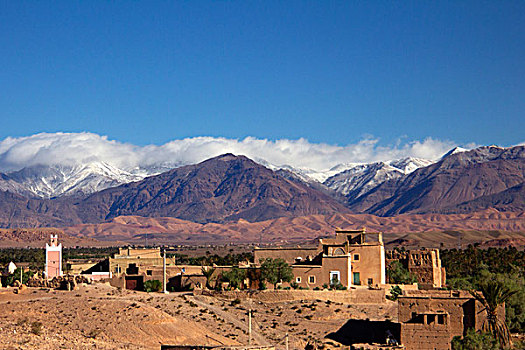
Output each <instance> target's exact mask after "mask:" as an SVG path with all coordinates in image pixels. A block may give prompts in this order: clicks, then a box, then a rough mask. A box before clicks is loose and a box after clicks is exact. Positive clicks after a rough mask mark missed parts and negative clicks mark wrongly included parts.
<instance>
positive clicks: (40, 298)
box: [0, 228, 505, 350]
mask: <svg viewBox="0 0 525 350" xmlns="http://www.w3.org/2000/svg"><path fill="white" fill-rule="evenodd" d="M170 249H173V248H170V247H120V248H118V252H117V253H115V254H113V255H112V256H110V257H107V258H104V259H98V261H92V260H90V261H82V260H77V261H70V262H68V263H67V273H66V272H65V268H66V266H64V261H63V257H62V254H63V252H62V251H63V246H62V243H61V242H60V239H59V237H58V236H57V235H51V237H50V241H49V243H47V244H46V247H45V267H44V269H43V271H41V272H40V273H37V274H35V275H34V276H32V277H31V278H27V277H26V278H24V277H23V275H22V274H23V273H24V269H23V268H22V269H18V270H16V266H15V265H14V263H11V264H9V266H8V270H9V271H8V273H11V274H12V273H13V272H14V271H17V273H18V271H20V275H21V276H20V278H19V279H18V280H14V282H13V283H12V286H9V287H7V286H6V287H5V288H2V289H1V290H0V310H1V313H0V315H2V316H0V327H1V330H0V335H1V336H2V339H3V340H4V347H5V348H6V349H11V348H23V349H31V348H35V346H36V344H40V345H39V348H48V349H54V348H64V349H71V348H75V349H77V348H78V349H82V348H88V347H89V348H101V349H110V348H115V347H117V348H129V349H143V348H147V349H331V348H352V349H375V350H379V349H382V350H394V349H406V350H412V349H421V350H426V349H451V343H452V341H453V339H454V337H463V336H465V335H467V334H468V333H469V332H471V331H480V330H482V328H483V327H484V325H485V324H486V322H487V320H488V318H489V317H495V318H496V319H497V320H498V322H501V321H503V322H504V320H505V308H504V306H503V305H497V306H496V308H495V309H494V310H491V311H493V312H494V314H491V315H489V310H488V308H487V305H485V304H484V300H485V299H483V296H482V295H481V294H476V293H472V292H469V291H466V290H453V289H447V288H446V286H447V284H446V283H447V281H446V271H445V268H444V267H443V266H442V263H441V258H440V251H439V249H424V248H422V249H417V250H404V249H401V250H400V249H394V250H386V249H385V244H384V242H383V234H382V233H380V232H367V230H366V228H360V229H352V230H348V229H345V230H343V229H337V230H336V231H335V233H333V234H332V235H331V237H329V238H322V239H320V240H319V241H318V245H317V247H315V246H308V247H301V246H295V247H276V246H272V247H257V246H255V247H254V248H253V261H249V260H246V261H239V263H238V264H236V265H230V266H219V265H216V264H214V265H201V266H198V265H190V264H182V263H180V262H179V263H177V258H176V255H175V256H173V255H170V254H169V252H170ZM26 274H27V272H26ZM400 274H401V275H402V274H405V275H406V276H409V277H408V278H406V276H405V277H399V275H400ZM396 276H397V277H396ZM20 281H23V282H24V284H21V283H20ZM2 282H3V284H4V285H6V284H8V283H7V281H6V279H5V278H3V281H2ZM65 326H67V327H65ZM43 339H45V342H42V340H43Z"/></svg>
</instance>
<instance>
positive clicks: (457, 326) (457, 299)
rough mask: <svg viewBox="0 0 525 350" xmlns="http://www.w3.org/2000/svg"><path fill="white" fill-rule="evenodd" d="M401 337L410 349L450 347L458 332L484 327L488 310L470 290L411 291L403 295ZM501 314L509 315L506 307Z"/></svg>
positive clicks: (401, 300)
mask: <svg viewBox="0 0 525 350" xmlns="http://www.w3.org/2000/svg"><path fill="white" fill-rule="evenodd" d="M398 302H399V305H398V306H399V308H398V321H399V323H400V325H401V328H400V335H399V339H400V342H401V344H403V345H404V346H405V347H406V349H407V350H435V349H438V350H442V349H443V350H447V349H450V343H451V341H452V338H453V337H455V336H463V335H465V334H466V332H467V330H468V329H469V328H474V329H476V330H479V329H481V327H482V325H483V322H485V320H486V312H485V311H484V308H483V306H482V305H481V303H480V302H479V301H477V300H476V299H474V297H473V296H472V295H471V294H470V293H468V292H466V291H411V292H407V293H406V295H404V296H401V297H399V299H398ZM499 317H500V318H501V319H503V320H504V319H505V307H504V306H503V307H500V309H499Z"/></svg>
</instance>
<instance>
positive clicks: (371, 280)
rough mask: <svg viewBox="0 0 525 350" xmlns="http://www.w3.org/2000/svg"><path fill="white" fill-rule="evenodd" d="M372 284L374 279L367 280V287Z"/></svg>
mask: <svg viewBox="0 0 525 350" xmlns="http://www.w3.org/2000/svg"><path fill="white" fill-rule="evenodd" d="M372 284H374V279H373V278H369V279H368V285H369V286H371V285H372Z"/></svg>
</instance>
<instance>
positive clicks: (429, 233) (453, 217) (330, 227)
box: [63, 209, 525, 247]
mask: <svg viewBox="0 0 525 350" xmlns="http://www.w3.org/2000/svg"><path fill="white" fill-rule="evenodd" d="M363 226H365V227H367V229H368V230H369V231H381V232H384V234H385V242H389V241H395V240H397V239H403V240H404V241H411V242H415V243H416V244H415V245H423V246H427V247H430V246H437V247H439V245H440V244H441V243H444V244H445V246H446V247H455V246H456V245H457V241H458V234H457V232H458V231H461V232H463V233H464V234H463V238H462V241H463V243H464V244H469V243H483V242H486V241H489V240H494V239H496V240H500V242H503V243H504V242H505V241H503V240H514V241H515V243H516V242H517V243H518V244H520V243H519V242H523V241H522V240H523V239H524V238H525V213H523V212H499V211H497V210H496V209H488V210H485V211H481V212H477V213H471V214H450V215H443V214H424V215H398V216H395V217H378V216H374V215H368V214H355V215H352V214H345V215H343V214H337V215H310V216H304V217H297V218H279V219H274V220H267V221H261V222H253V223H250V222H247V221H245V220H239V221H237V222H232V223H224V224H218V223H209V224H197V223H194V222H189V221H184V220H180V219H176V218H145V217H139V216H120V217H117V218H115V219H113V220H112V221H111V222H108V223H102V224H86V225H78V226H73V227H66V228H64V229H63V230H64V231H65V232H66V233H67V234H69V235H71V236H77V237H82V238H95V239H98V240H105V241H110V240H121V241H126V242H133V243H137V244H141V243H143V242H144V237H145V235H146V234H147V235H148V241H150V242H157V243H169V244H174V243H179V244H200V243H215V244H219V243H221V242H235V243H246V242H303V241H305V240H309V239H314V238H316V237H319V236H326V235H332V234H333V233H334V230H335V228H336V227H340V228H361V227H363ZM409 243H410V242H409Z"/></svg>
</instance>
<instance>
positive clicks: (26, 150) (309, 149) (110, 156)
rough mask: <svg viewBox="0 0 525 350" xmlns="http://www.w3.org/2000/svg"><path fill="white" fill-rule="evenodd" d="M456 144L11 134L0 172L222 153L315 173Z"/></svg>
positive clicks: (425, 154) (429, 154)
mask: <svg viewBox="0 0 525 350" xmlns="http://www.w3.org/2000/svg"><path fill="white" fill-rule="evenodd" d="M455 146H456V143H454V142H452V141H441V140H436V139H432V138H427V139H425V140H423V141H408V142H402V141H401V140H399V141H398V142H397V143H396V144H394V145H392V146H382V145H380V144H379V142H378V140H377V139H373V138H366V139H363V140H361V141H359V142H357V143H355V144H349V145H346V146H337V145H329V144H324V143H311V142H309V141H308V140H306V139H303V138H301V139H298V140H286V139H283V140H275V141H271V140H266V139H257V138H253V137H247V138H245V139H242V140H237V139H227V138H214V137H194V138H186V139H181V140H173V141H170V142H168V143H165V144H163V145H160V146H157V145H148V146H136V145H133V144H129V143H122V142H118V141H115V140H109V139H108V138H107V137H106V136H100V135H97V134H93V133H87V132H85V133H53V134H50V133H42V134H36V135H32V136H27V137H18V138H13V137H8V138H6V139H4V140H2V141H0V171H2V172H6V171H12V170H18V169H21V168H24V167H26V166H32V165H56V164H58V165H60V164H64V165H76V164H82V163H88V162H92V161H103V162H106V163H109V164H111V165H114V166H116V167H119V168H121V169H127V170H129V169H133V168H136V167H151V166H168V167H175V166H180V165H184V164H193V163H197V162H201V161H203V160H206V159H208V158H211V157H214V156H218V155H220V154H224V153H234V154H236V155H246V156H247V157H249V158H252V159H254V160H266V161H267V162H269V163H271V164H274V165H278V166H281V165H290V166H293V167H296V168H310V169H313V170H317V171H322V170H326V169H329V168H331V167H333V166H335V165H337V164H341V163H368V162H374V161H381V160H383V161H384V160H392V159H399V158H404V157H417V158H426V159H438V158H439V157H440V156H442V155H443V154H444V153H446V152H447V151H448V150H450V149H451V148H453V147H455Z"/></svg>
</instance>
